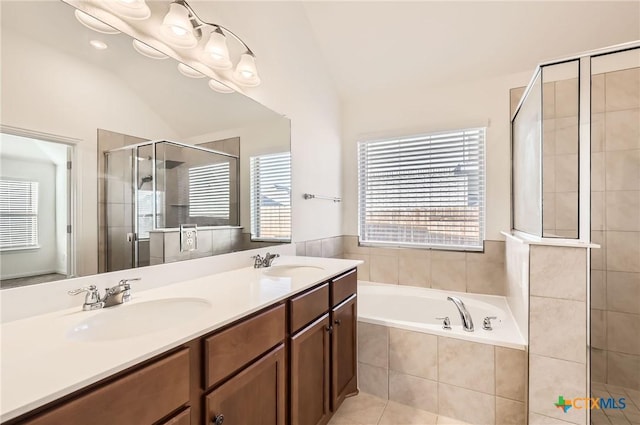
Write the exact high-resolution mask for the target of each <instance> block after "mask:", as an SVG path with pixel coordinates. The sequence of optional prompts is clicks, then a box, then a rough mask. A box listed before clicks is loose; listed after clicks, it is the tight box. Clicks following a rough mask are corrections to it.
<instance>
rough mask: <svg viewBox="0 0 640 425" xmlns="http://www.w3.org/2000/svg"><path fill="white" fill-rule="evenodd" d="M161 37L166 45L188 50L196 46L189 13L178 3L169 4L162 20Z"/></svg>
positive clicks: (196, 41)
mask: <svg viewBox="0 0 640 425" xmlns="http://www.w3.org/2000/svg"><path fill="white" fill-rule="evenodd" d="M161 31H162V35H163V36H164V38H165V39H166V40H167V42H168V43H170V44H172V45H174V46H176V47H181V48H184V49H190V48H192V47H195V46H196V45H197V44H198V40H197V39H196V37H195V36H194V35H193V25H191V20H190V19H189V11H188V10H187V8H186V7H184V6H182V5H181V4H178V3H171V5H170V6H169V11H168V12H167V14H166V15H165V17H164V19H163V20H162V29H161Z"/></svg>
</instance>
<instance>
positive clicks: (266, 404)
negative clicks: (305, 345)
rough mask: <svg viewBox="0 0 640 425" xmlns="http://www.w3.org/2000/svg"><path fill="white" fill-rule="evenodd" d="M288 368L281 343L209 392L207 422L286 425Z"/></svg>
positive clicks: (235, 424) (243, 424) (234, 424)
mask: <svg viewBox="0 0 640 425" xmlns="http://www.w3.org/2000/svg"><path fill="white" fill-rule="evenodd" d="M285 368H286V364H285V351H284V344H281V345H279V346H278V347H277V348H275V349H274V350H272V351H270V352H269V353H267V354H265V355H264V356H263V357H261V358H260V359H259V360H258V361H256V362H255V363H253V364H252V365H250V366H249V367H247V368H246V369H244V370H243V371H242V372H240V373H238V374H237V375H235V376H234V377H233V378H231V379H230V380H228V381H227V382H225V383H224V384H222V385H221V386H220V387H218V388H216V389H215V390H213V391H212V392H211V393H209V395H207V397H206V420H205V424H218V425H220V424H222V423H223V422H224V424H225V425H284V424H285V415H286V410H285V406H286V404H285V401H286V400H285V399H286V389H285V384H286V369H285Z"/></svg>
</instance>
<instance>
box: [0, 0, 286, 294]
mask: <svg viewBox="0 0 640 425" xmlns="http://www.w3.org/2000/svg"><path fill="white" fill-rule="evenodd" d="M1 6H2V17H1V18H2V26H1V36H2V39H1V40H2V46H1V47H2V49H1V51H2V52H1V53H2V57H1V59H2V98H1V100H2V104H1V106H2V119H1V125H2V128H1V129H0V130H1V134H0V135H1V138H0V161H1V163H0V166H1V168H0V192H1V194H0V195H1V198H2V199H1V200H0V232H1V236H0V262H1V263H0V270H1V272H0V273H1V274H0V278H1V283H2V285H1V286H2V288H7V287H14V286H18V285H26V284H33V283H39V282H45V281H51V280H57V279H62V278H66V277H70V276H83V275H89V274H94V273H97V272H107V271H115V270H122V269H128V268H134V267H143V266H147V265H154V264H159V263H165V262H173V261H181V260H188V259H194V258H200V257H205V256H210V255H216V254H223V253H228V252H234V251H239V250H245V249H252V248H258V247H262V246H268V245H270V244H278V243H285V242H289V241H290V239H291V172H290V169H291V165H290V161H291V159H290V122H289V120H288V119H287V118H285V117H284V116H282V115H280V114H278V113H276V112H274V111H272V110H270V109H268V108H266V107H264V106H263V105H260V104H259V103H257V102H255V101H253V100H252V99H250V98H248V97H246V96H244V95H242V94H239V93H236V92H231V93H220V92H218V91H214V90H213V89H211V88H210V86H209V84H208V81H209V79H208V78H197V77H200V76H202V75H201V74H198V73H197V72H195V71H194V70H193V69H190V68H185V67H182V69H178V66H177V65H178V63H177V62H176V61H175V60H173V59H171V58H167V57H164V58H162V55H157V56H158V57H157V58H153V57H150V56H154V52H153V51H149V52H145V51H144V45H142V46H141V45H140V44H138V45H137V46H134V45H133V44H134V43H133V40H132V39H131V38H130V37H129V36H127V35H125V34H121V33H119V34H103V33H99V32H96V31H93V30H91V29H89V28H87V27H85V26H83V25H82V24H81V23H80V22H79V21H78V20H77V19H76V17H75V16H74V12H75V9H74V8H73V7H71V6H69V5H68V4H65V3H63V2H51V1H29V2H16V1H3V2H2V3H1ZM136 47H137V48H136ZM145 53H146V55H145ZM155 53H158V52H155ZM213 88H214V89H217V90H224V89H225V87H223V86H217V87H213ZM68 164H71V165H70V166H68ZM69 167H70V168H69ZM194 228H195V232H194V231H193V229H194ZM181 229H182V230H181ZM68 231H70V232H71V233H68Z"/></svg>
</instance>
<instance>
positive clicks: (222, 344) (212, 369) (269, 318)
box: [204, 304, 285, 388]
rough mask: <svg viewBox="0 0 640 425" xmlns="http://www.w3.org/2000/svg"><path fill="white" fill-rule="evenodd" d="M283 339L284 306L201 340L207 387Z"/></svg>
mask: <svg viewBox="0 0 640 425" xmlns="http://www.w3.org/2000/svg"><path fill="white" fill-rule="evenodd" d="M284 336H285V306H284V304H281V305H279V306H278V307H275V308H272V309H271V310H268V311H265V312H264V313H261V314H259V315H257V316H255V317H252V318H251V319H247V320H245V321H243V322H240V323H238V324H237V325H234V326H232V327H230V328H229V329H227V330H224V331H222V332H220V333H218V334H216V335H213V336H211V337H209V338H207V339H205V342H204V346H205V374H206V386H207V388H209V387H211V386H213V385H215V384H216V383H218V382H219V381H220V380H222V379H224V378H226V377H227V376H230V375H232V374H234V373H235V372H236V371H237V370H239V369H240V368H242V367H243V366H244V365H246V364H247V363H249V362H250V361H252V360H253V359H255V358H257V357H258V356H260V355H261V354H263V353H265V352H267V350H269V349H270V348H273V347H275V346H276V345H278V344H279V343H280V342H282V341H283V340H284Z"/></svg>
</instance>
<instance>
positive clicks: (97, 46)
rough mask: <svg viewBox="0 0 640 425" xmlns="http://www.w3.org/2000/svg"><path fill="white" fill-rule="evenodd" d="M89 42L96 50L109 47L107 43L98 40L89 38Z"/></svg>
mask: <svg viewBox="0 0 640 425" xmlns="http://www.w3.org/2000/svg"><path fill="white" fill-rule="evenodd" d="M89 44H91V46H92V47H93V48H94V49H96V50H105V49H106V48H107V47H109V46H107V43H105V42H104V41H100V40H91V41H89Z"/></svg>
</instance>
